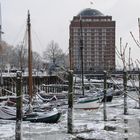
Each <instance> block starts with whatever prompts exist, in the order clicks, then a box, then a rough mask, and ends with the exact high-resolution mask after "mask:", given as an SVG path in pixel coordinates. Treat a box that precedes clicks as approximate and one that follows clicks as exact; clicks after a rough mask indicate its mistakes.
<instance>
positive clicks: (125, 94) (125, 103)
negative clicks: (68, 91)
mask: <svg viewBox="0 0 140 140" xmlns="http://www.w3.org/2000/svg"><path fill="white" fill-rule="evenodd" d="M123 86H124V115H126V114H127V72H126V71H125V70H124V71H123Z"/></svg>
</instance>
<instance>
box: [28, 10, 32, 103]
mask: <svg viewBox="0 0 140 140" xmlns="http://www.w3.org/2000/svg"><path fill="white" fill-rule="evenodd" d="M27 31H28V74H29V103H30V104H32V97H33V89H32V85H33V81H32V48H31V23H30V13H29V11H28V19H27Z"/></svg>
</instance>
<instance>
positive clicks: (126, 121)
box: [124, 119, 128, 140]
mask: <svg viewBox="0 0 140 140" xmlns="http://www.w3.org/2000/svg"><path fill="white" fill-rule="evenodd" d="M124 124H126V125H127V124H128V120H127V119H124ZM124 134H128V129H127V126H125V128H124ZM127 137H128V136H127ZM124 140H128V138H124Z"/></svg>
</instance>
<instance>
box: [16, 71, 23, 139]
mask: <svg viewBox="0 0 140 140" xmlns="http://www.w3.org/2000/svg"><path fill="white" fill-rule="evenodd" d="M16 94H17V100H16V130H15V131H16V132H15V133H16V134H15V139H16V140H22V117H23V116H22V115H23V114H22V72H21V71H18V72H17V80H16Z"/></svg>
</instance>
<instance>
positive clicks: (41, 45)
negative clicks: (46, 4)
mask: <svg viewBox="0 0 140 140" xmlns="http://www.w3.org/2000/svg"><path fill="white" fill-rule="evenodd" d="M33 33H34V34H35V37H36V38H37V40H38V42H39V44H40V47H42V48H43V46H44V45H43V43H42V42H41V41H40V39H39V37H38V35H37V32H36V31H35V30H34V29H33V28H32V34H33Z"/></svg>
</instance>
